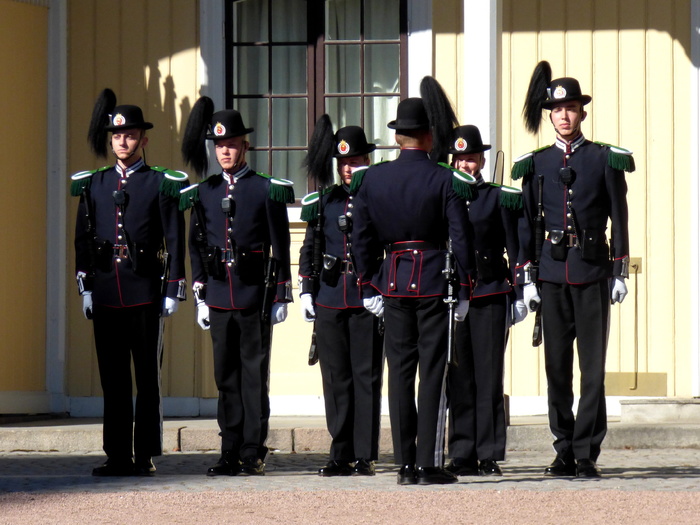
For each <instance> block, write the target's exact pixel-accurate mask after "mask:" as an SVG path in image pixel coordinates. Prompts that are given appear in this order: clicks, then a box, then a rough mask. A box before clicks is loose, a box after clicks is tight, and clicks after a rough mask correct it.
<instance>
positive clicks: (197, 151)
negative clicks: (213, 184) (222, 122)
mask: <svg viewBox="0 0 700 525" xmlns="http://www.w3.org/2000/svg"><path fill="white" fill-rule="evenodd" d="M212 115H214V101H213V100H212V99H210V98H209V97H199V100H197V102H195V103H194V106H192V111H191V112H190V117H189V118H188V119H187V126H185V135H184V136H183V137H182V146H181V148H180V150H181V151H182V160H184V161H185V164H188V165H190V166H191V167H192V169H193V170H194V171H195V173H196V174H197V175H199V176H200V177H202V178H204V177H205V176H206V174H207V170H208V169H209V160H208V158H207V142H206V137H207V129H208V128H209V124H210V123H211V117H212Z"/></svg>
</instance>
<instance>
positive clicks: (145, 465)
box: [134, 456, 156, 476]
mask: <svg viewBox="0 0 700 525" xmlns="http://www.w3.org/2000/svg"><path fill="white" fill-rule="evenodd" d="M155 475H156V466H155V465H154V464H153V460H152V459H151V458H150V457H148V456H146V457H143V458H142V457H137V458H136V461H134V476H155Z"/></svg>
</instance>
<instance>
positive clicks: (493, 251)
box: [467, 181, 522, 299]
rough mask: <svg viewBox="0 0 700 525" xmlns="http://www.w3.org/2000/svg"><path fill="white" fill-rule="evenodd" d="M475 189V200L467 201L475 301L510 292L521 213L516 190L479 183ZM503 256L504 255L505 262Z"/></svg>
mask: <svg viewBox="0 0 700 525" xmlns="http://www.w3.org/2000/svg"><path fill="white" fill-rule="evenodd" d="M477 189H478V197H477V198H476V199H475V200H474V201H469V202H467V206H468V208H469V221H470V222H471V225H472V228H473V230H474V250H475V259H476V275H477V278H476V286H475V288H474V293H473V297H474V298H475V299H476V298H477V297H485V296H487V295H494V294H502V293H509V292H511V290H512V289H513V286H512V283H514V282H515V280H514V279H515V263H516V260H517V257H518V249H519V245H518V218H519V216H520V215H521V213H522V195H521V193H520V190H514V189H513V188H507V187H504V186H500V185H498V184H490V183H486V182H483V181H482V182H481V183H480V184H479V185H478V186H477ZM504 253H507V254H508V260H506V259H505V258H504V256H503V255H504Z"/></svg>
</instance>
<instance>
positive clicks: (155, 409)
mask: <svg viewBox="0 0 700 525" xmlns="http://www.w3.org/2000/svg"><path fill="white" fill-rule="evenodd" d="M115 106H116V97H115V95H114V93H113V92H112V91H111V90H109V89H106V90H104V91H103V92H102V94H101V95H100V97H99V98H98V101H97V103H96V104H95V108H94V111H93V117H92V122H91V125H90V132H89V136H90V140H91V144H92V148H93V150H94V151H95V153H97V154H98V155H99V156H104V157H106V154H107V149H106V139H107V134H108V132H111V133H112V137H111V148H112V152H113V154H114V156H115V157H116V164H115V165H114V166H106V167H104V168H100V169H99V170H95V171H86V172H80V173H77V174H75V175H73V177H72V179H73V182H72V184H71V194H72V195H74V196H80V204H79V206H78V218H77V224H76V229H75V253H76V271H77V277H78V286H79V290H80V293H81V294H82V296H83V312H84V314H85V317H86V318H88V319H92V321H93V327H94V333H95V348H96V350H97V362H98V366H99V371H100V382H101V384H102V390H103V393H104V434H103V449H104V451H105V453H106V454H107V462H106V463H105V464H104V465H102V466H100V467H97V468H95V469H93V471H92V474H93V475H94V476H122V475H131V474H136V475H142V476H150V475H153V474H154V472H155V470H156V469H155V467H154V465H153V462H152V460H151V458H152V457H153V456H160V455H161V454H162V452H163V414H162V407H161V396H160V367H161V361H162V352H163V341H162V336H163V319H162V318H163V317H167V316H169V315H171V314H173V313H174V312H175V311H177V306H178V303H179V301H180V300H184V298H185V261H184V258H185V233H184V229H185V223H184V219H183V214H182V212H180V211H179V209H178V202H179V192H180V189H182V188H183V187H184V186H186V184H185V182H186V181H187V175H186V174H184V173H182V172H176V171H172V170H168V169H165V168H160V167H149V166H148V165H146V163H145V160H144V157H143V155H144V148H145V147H146V144H147V143H148V137H147V136H146V130H147V129H151V128H152V127H153V125H152V124H151V123H150V122H145V121H144V119H143V114H142V112H141V109H140V108H139V107H137V106H131V105H121V106H116V107H115ZM165 251H167V254H165V253H164V252H165ZM132 359H133V364H134V379H135V381H136V412H135V414H134V410H133V406H132V380H131V361H132ZM134 416H135V417H134ZM132 431H133V436H132ZM132 443H133V448H132ZM132 455H134V456H135V463H134V461H133V460H132Z"/></svg>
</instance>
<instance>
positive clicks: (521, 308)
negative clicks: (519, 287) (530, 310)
mask: <svg viewBox="0 0 700 525" xmlns="http://www.w3.org/2000/svg"><path fill="white" fill-rule="evenodd" d="M526 317H527V306H525V301H523V300H522V299H516V300H515V302H514V303H513V324H518V323H519V322H520V321H522V320H523V319H525V318H526Z"/></svg>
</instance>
